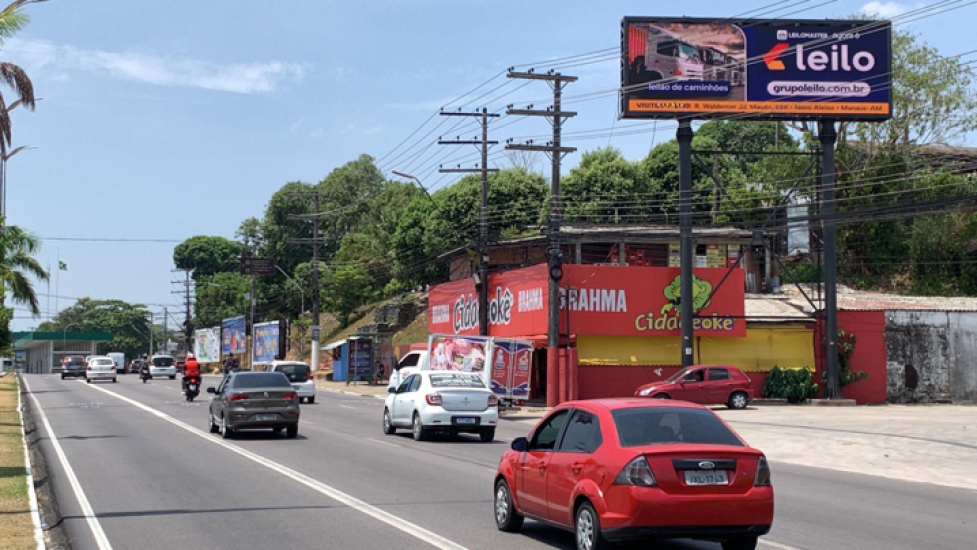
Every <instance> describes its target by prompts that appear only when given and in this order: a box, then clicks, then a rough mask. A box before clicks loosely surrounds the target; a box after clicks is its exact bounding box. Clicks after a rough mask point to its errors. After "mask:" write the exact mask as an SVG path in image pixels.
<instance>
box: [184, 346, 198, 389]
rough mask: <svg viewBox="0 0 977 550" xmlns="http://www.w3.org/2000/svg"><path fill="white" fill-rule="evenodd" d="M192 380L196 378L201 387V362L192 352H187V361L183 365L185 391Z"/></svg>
mask: <svg viewBox="0 0 977 550" xmlns="http://www.w3.org/2000/svg"><path fill="white" fill-rule="evenodd" d="M190 380H196V382H197V387H198V388H199V387H200V363H198V362H197V358H196V357H194V356H193V354H192V353H188V354H187V362H186V363H185V364H184V365H183V391H184V392H186V391H187V384H189V382H190Z"/></svg>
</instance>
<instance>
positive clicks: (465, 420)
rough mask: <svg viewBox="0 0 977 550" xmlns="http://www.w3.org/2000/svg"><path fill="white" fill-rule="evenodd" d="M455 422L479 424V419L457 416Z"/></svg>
mask: <svg viewBox="0 0 977 550" xmlns="http://www.w3.org/2000/svg"><path fill="white" fill-rule="evenodd" d="M455 424H478V419H477V418H472V417H470V416H462V417H458V418H455Z"/></svg>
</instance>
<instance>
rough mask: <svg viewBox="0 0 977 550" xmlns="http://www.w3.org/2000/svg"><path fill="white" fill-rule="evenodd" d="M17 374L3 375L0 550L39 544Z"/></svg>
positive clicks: (0, 398)
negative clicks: (18, 405)
mask: <svg viewBox="0 0 977 550" xmlns="http://www.w3.org/2000/svg"><path fill="white" fill-rule="evenodd" d="M18 390H19V388H18V384H17V378H15V377H14V376H12V375H9V374H8V375H7V376H4V377H3V378H0V550H26V549H28V548H30V549H33V548H37V543H36V542H35V541H34V523H33V521H31V514H30V500H29V499H28V496H27V470H26V468H25V467H24V438H23V435H22V434H21V431H20V429H21V428H20V415H19V414H18V412H17V393H18Z"/></svg>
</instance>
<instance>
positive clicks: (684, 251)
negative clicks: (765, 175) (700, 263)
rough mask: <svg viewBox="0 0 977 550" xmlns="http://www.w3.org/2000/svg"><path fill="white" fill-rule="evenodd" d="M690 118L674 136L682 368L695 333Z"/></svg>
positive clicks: (687, 363) (691, 357)
mask: <svg viewBox="0 0 977 550" xmlns="http://www.w3.org/2000/svg"><path fill="white" fill-rule="evenodd" d="M692 136H693V133H692V122H691V120H690V119H687V118H683V119H681V120H679V125H678V131H677V132H676V136H675V137H676V139H677V140H678V212H679V213H678V219H679V238H680V244H679V254H680V255H681V278H680V281H681V282H680V284H681V288H680V290H679V292H680V302H679V306H680V316H681V317H680V321H681V335H682V337H681V346H682V368H685V367H688V366H691V365H692V364H693V363H694V362H695V357H694V355H693V353H692V351H693V347H692V342H693V338H694V337H695V334H694V329H693V326H692V321H693V316H694V315H695V311H694V310H693V308H692V262H693V257H694V256H695V241H694V240H693V239H692Z"/></svg>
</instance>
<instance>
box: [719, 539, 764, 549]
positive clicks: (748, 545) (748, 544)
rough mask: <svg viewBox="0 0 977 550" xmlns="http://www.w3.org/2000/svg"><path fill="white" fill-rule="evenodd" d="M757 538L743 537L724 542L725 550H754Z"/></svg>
mask: <svg viewBox="0 0 977 550" xmlns="http://www.w3.org/2000/svg"><path fill="white" fill-rule="evenodd" d="M756 543H757V537H742V538H738V539H729V540H724V541H723V550H754V549H755V548H756Z"/></svg>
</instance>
